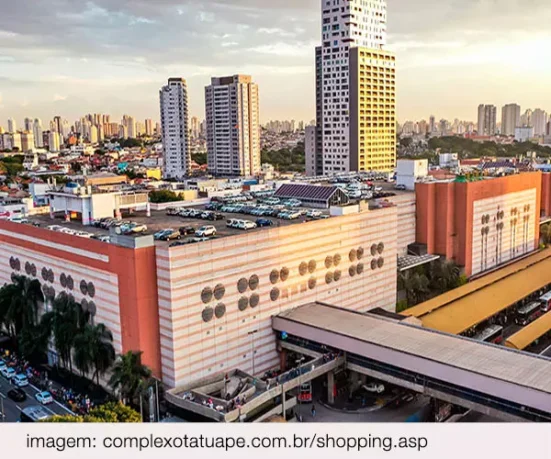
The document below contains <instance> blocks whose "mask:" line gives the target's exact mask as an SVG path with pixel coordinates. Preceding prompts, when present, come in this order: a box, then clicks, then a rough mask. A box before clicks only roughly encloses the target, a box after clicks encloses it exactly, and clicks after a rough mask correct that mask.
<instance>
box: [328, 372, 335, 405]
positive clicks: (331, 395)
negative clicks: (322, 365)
mask: <svg viewBox="0 0 551 459" xmlns="http://www.w3.org/2000/svg"><path fill="white" fill-rule="evenodd" d="M327 402H328V403H329V404H330V405H333V404H334V403H335V373H334V372H333V371H330V372H329V373H327Z"/></svg>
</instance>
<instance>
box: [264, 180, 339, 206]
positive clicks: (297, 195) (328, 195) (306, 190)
mask: <svg viewBox="0 0 551 459" xmlns="http://www.w3.org/2000/svg"><path fill="white" fill-rule="evenodd" d="M274 197H275V198H280V199H297V200H299V201H300V202H302V203H304V204H306V205H308V206H312V207H317V208H325V209H327V208H329V207H330V206H332V205H346V204H348V202H349V198H348V196H347V195H346V194H345V193H344V192H343V191H342V190H341V189H340V188H337V187H334V186H316V185H297V184H289V185H282V186H281V187H280V188H279V189H278V190H277V191H276V192H275V194H274Z"/></svg>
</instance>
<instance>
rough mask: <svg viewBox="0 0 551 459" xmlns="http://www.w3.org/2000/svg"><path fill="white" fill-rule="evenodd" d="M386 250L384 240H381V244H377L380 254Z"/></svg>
mask: <svg viewBox="0 0 551 459" xmlns="http://www.w3.org/2000/svg"><path fill="white" fill-rule="evenodd" d="M384 251H385V245H384V244H383V243H382V242H379V245H378V246H377V252H379V255H381V254H382V253H383V252H384Z"/></svg>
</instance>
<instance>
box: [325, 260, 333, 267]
mask: <svg viewBox="0 0 551 459" xmlns="http://www.w3.org/2000/svg"><path fill="white" fill-rule="evenodd" d="M331 266H333V257H327V258H326V259H325V267H326V268H327V269H329V268H331Z"/></svg>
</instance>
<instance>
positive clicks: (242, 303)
mask: <svg viewBox="0 0 551 459" xmlns="http://www.w3.org/2000/svg"><path fill="white" fill-rule="evenodd" d="M248 306H249V299H248V298H247V297H245V296H243V297H241V298H239V301H238V302H237V307H238V308H239V310H240V311H244V310H245V309H247V307H248Z"/></svg>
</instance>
